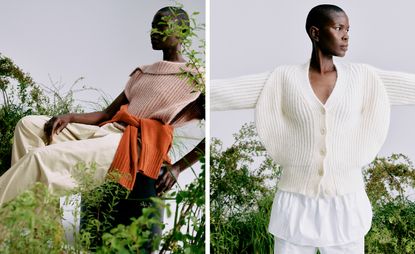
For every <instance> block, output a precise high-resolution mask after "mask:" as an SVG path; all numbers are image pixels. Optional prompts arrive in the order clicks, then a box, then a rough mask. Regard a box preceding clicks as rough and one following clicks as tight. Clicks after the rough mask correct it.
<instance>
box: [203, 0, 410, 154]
mask: <svg viewBox="0 0 415 254" xmlns="http://www.w3.org/2000/svg"><path fill="white" fill-rule="evenodd" d="M321 3H327V2H322V1H316V0H297V1H272V0H256V1H249V0H238V1H211V19H210V20H211V79H215V78H230V77H235V76H240V75H246V74H253V73H260V72H264V71H269V70H272V69H273V68H275V67H276V66H278V65H281V64H298V63H304V62H306V61H307V60H308V59H309V57H310V56H311V43H310V40H309V38H308V37H307V34H306V32H305V28H304V26H305V19H306V16H307V14H308V12H309V10H310V9H311V8H312V7H314V6H315V5H317V4H321ZM331 3H333V4H336V5H338V6H340V7H341V8H342V9H344V10H345V11H346V13H347V14H348V16H349V22H350V45H349V51H348V52H347V54H346V57H344V59H343V60H344V61H348V62H361V63H367V64H371V65H373V66H375V67H378V68H381V69H385V70H396V71H403V72H409V73H415V50H414V48H413V47H414V45H415V33H414V29H413V27H414V25H415V15H414V10H415V2H412V1H405V0H397V1H375V0H366V1H358V0H350V1H331ZM231 114H232V115H231ZM230 116H232V117H230ZM249 121H253V110H240V111H232V112H212V113H211V136H212V137H219V138H220V139H222V140H224V142H225V144H227V145H229V144H230V143H231V142H232V136H231V134H232V133H234V132H236V131H237V130H238V129H239V128H240V126H241V125H242V124H243V123H245V122H249ZM414 124H415V106H400V107H393V108H392V115H391V125H390V130H389V135H388V138H387V140H386V142H385V144H384V146H383V148H382V151H381V152H380V154H381V155H389V154H391V153H392V152H395V153H396V152H401V153H404V154H406V155H409V156H410V157H411V158H412V159H413V160H415V132H414V128H413V126H414Z"/></svg>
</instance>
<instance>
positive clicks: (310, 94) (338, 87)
mask: <svg viewBox="0 0 415 254" xmlns="http://www.w3.org/2000/svg"><path fill="white" fill-rule="evenodd" d="M310 61H311V60H308V61H307V62H306V63H305V64H304V65H303V66H302V72H303V78H304V82H302V83H304V84H305V89H304V91H305V94H306V97H307V98H308V100H309V101H310V102H311V103H312V104H313V105H315V106H317V107H319V108H323V109H327V108H329V107H331V105H332V104H333V103H336V101H338V100H339V99H340V96H341V94H342V90H343V83H344V82H343V76H344V73H343V71H344V69H343V67H342V65H341V64H340V63H339V62H338V61H336V60H335V59H333V64H334V66H335V68H336V72H337V79H336V82H335V85H334V88H333V91H331V94H330V96H329V97H328V98H327V101H326V103H324V104H323V103H322V102H321V101H320V99H319V98H318V97H317V95H316V94H315V92H314V90H313V87H312V86H311V82H310V77H309V70H310Z"/></svg>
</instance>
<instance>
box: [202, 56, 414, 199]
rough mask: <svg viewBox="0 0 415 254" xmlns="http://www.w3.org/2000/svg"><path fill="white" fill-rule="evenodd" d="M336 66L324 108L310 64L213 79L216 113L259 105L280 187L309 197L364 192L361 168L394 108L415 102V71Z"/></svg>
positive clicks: (264, 138)
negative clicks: (313, 83)
mask: <svg viewBox="0 0 415 254" xmlns="http://www.w3.org/2000/svg"><path fill="white" fill-rule="evenodd" d="M335 66H336V69H337V80H336V84H335V87H334V89H333V91H332V94H331V95H330V97H329V98H328V100H327V102H326V103H325V104H324V105H323V104H322V103H321V101H320V100H319V99H318V98H317V97H316V95H315V94H314V92H313V89H312V87H311V85H310V82H309V78H308V70H309V62H307V63H306V64H303V65H291V66H280V67H277V68H276V69H275V70H274V71H272V72H267V73H261V74H257V75H249V76H243V77H239V78H233V79H223V80H212V82H211V89H210V91H211V96H210V98H211V110H213V111H215V110H234V109H248V108H255V123H256V128H257V131H258V134H259V136H260V138H261V140H262V142H263V144H264V146H265V148H266V149H267V152H268V154H269V155H270V156H271V157H272V158H273V159H274V160H275V161H276V162H277V163H278V164H280V165H281V166H282V168H283V173H282V176H281V179H280V181H279V183H278V188H279V189H280V190H284V191H289V192H295V193H300V194H303V195H306V196H310V197H317V196H318V195H319V194H321V193H324V194H325V195H327V196H337V195H343V194H347V193H351V192H355V191H357V190H361V189H362V188H364V182H363V178H362V173H361V169H362V167H363V166H365V165H366V164H368V163H370V162H371V161H372V160H373V159H374V157H375V156H376V154H377V153H378V152H379V150H380V148H381V146H382V144H383V143H384V141H385V138H386V135H387V132H388V127H389V116H390V104H392V105H404V104H411V103H415V75H413V74H406V73H401V72H390V71H381V70H379V69H376V68H374V67H371V66H369V65H365V64H340V63H337V62H335Z"/></svg>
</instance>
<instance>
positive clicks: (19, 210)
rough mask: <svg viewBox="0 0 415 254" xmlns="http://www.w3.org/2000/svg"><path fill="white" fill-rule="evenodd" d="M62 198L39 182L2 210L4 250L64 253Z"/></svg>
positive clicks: (0, 242)
mask: <svg viewBox="0 0 415 254" xmlns="http://www.w3.org/2000/svg"><path fill="white" fill-rule="evenodd" d="M61 215H62V214H61V210H60V209H59V198H58V197H57V196H54V195H51V194H49V193H48V190H47V187H46V186H45V185H43V184H41V183H37V184H36V185H35V186H34V187H33V188H32V189H31V190H30V191H26V192H24V193H23V194H22V195H20V196H19V197H17V198H16V199H14V200H13V201H11V202H9V203H7V204H6V205H5V206H3V207H1V209H0V221H1V223H0V250H1V253H28V252H31V253H62V252H61V251H62V250H64V249H65V248H66V246H65V242H64V239H65V234H64V231H63V228H62V225H61V222H60V219H61Z"/></svg>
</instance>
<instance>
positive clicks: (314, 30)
mask: <svg viewBox="0 0 415 254" xmlns="http://www.w3.org/2000/svg"><path fill="white" fill-rule="evenodd" d="M319 37H320V30H319V29H318V27H315V26H311V27H310V38H311V39H312V40H313V41H315V42H318V41H319V40H320V39H319Z"/></svg>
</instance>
